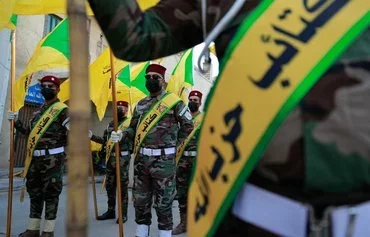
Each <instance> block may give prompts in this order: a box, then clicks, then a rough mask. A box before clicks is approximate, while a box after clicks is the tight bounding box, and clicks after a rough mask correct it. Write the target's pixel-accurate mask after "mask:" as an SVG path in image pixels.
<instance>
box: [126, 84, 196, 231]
mask: <svg viewBox="0 0 370 237" xmlns="http://www.w3.org/2000/svg"><path fill="white" fill-rule="evenodd" d="M164 94H165V92H164V91H162V93H160V94H159V95H158V96H155V97H151V96H148V97H145V98H144V99H142V100H140V101H139V102H138V104H137V105H136V108H135V111H134V115H133V117H132V119H131V124H130V127H129V128H128V129H127V130H126V131H124V135H123V136H124V137H126V138H127V139H129V140H133V139H134V137H135V133H136V127H137V126H138V124H139V123H140V119H141V118H142V116H144V115H145V114H146V112H147V111H149V109H150V108H151V106H152V105H153V104H155V103H156V102H157V101H158V100H160V99H161V98H162V96H163V95H164ZM192 129H193V123H192V120H191V114H190V112H189V111H188V109H187V106H186V105H185V104H184V103H183V102H182V101H180V102H178V103H177V105H175V106H174V107H173V108H172V109H171V110H169V111H168V112H167V113H166V115H164V116H163V117H162V118H161V119H160V121H159V122H158V123H157V124H156V125H154V127H153V128H152V129H151V130H150V131H149V133H148V134H147V136H146V138H145V139H144V140H143V142H142V144H141V147H142V148H150V149H162V152H161V155H160V156H149V155H144V154H141V152H138V155H137V157H136V158H135V162H134V188H133V198H134V206H135V211H136V223H137V224H139V225H151V217H152V214H151V206H152V201H153V196H154V208H155V209H156V212H157V216H158V228H159V229H160V230H172V202H173V199H174V197H175V195H176V180H175V176H176V159H175V153H173V154H165V153H164V149H165V148H175V147H176V146H177V145H178V144H179V143H180V142H181V141H183V140H184V139H185V138H186V137H187V136H188V134H190V132H191V131H192ZM127 139H126V140H127Z"/></svg>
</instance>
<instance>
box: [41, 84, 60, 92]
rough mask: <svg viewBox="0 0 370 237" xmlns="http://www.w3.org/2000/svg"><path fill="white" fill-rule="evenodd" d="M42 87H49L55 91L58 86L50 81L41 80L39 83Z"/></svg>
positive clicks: (57, 90)
mask: <svg viewBox="0 0 370 237" xmlns="http://www.w3.org/2000/svg"><path fill="white" fill-rule="evenodd" d="M41 87H42V88H50V89H53V90H54V91H56V92H57V93H58V92H59V88H58V87H57V86H56V85H55V84H54V83H52V82H43V83H41Z"/></svg>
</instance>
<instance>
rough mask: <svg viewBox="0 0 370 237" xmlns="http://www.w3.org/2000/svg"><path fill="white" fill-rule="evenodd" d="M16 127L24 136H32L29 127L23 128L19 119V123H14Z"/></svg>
mask: <svg viewBox="0 0 370 237" xmlns="http://www.w3.org/2000/svg"><path fill="white" fill-rule="evenodd" d="M14 127H15V128H16V129H17V130H18V131H19V132H20V133H22V134H24V135H28V134H30V129H29V127H27V128H25V127H23V123H22V122H21V121H20V120H19V119H18V120H17V121H15V123H14Z"/></svg>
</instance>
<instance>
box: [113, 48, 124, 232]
mask: <svg viewBox="0 0 370 237" xmlns="http://www.w3.org/2000/svg"><path fill="white" fill-rule="evenodd" d="M110 65H111V70H110V72H111V81H112V110H113V126H114V131H117V130H118V118H117V99H116V74H115V71H114V58H113V53H112V50H111V49H110ZM114 147H115V155H116V184H117V193H118V195H117V199H118V223H119V233H118V234H119V235H118V236H119V237H123V224H122V200H121V172H120V148H119V143H116V144H115V145H114Z"/></svg>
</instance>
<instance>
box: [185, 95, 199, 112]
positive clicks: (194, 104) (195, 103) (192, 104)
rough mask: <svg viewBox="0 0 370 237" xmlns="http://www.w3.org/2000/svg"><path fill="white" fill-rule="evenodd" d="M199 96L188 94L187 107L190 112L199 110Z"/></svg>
mask: <svg viewBox="0 0 370 237" xmlns="http://www.w3.org/2000/svg"><path fill="white" fill-rule="evenodd" d="M201 104H202V103H201V102H200V98H199V97H198V96H190V97H189V104H188V106H189V109H190V112H192V113H195V112H197V111H199V107H200V106H201Z"/></svg>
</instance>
